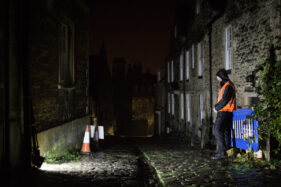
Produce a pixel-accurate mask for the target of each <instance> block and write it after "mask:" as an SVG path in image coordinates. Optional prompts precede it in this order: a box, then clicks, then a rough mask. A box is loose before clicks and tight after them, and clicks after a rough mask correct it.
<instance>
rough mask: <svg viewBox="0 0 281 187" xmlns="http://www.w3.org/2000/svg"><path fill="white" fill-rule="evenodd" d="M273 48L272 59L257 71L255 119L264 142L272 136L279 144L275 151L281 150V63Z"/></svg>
mask: <svg viewBox="0 0 281 187" xmlns="http://www.w3.org/2000/svg"><path fill="white" fill-rule="evenodd" d="M277 49H279V48H274V47H271V49H270V57H269V58H268V59H266V60H264V61H263V62H262V63H260V64H259V65H258V66H257V67H256V69H255V71H254V75H255V82H257V83H258V84H257V85H255V88H256V93H257V94H258V96H259V102H258V104H257V105H256V106H255V107H254V111H255V113H256V114H255V115H254V118H256V119H258V121H259V135H260V138H261V139H262V140H264V139H266V138H267V137H268V134H270V135H272V136H273V137H274V138H275V139H276V140H277V141H278V143H279V146H278V148H277V149H276V150H275V151H279V150H280V148H281V61H280V60H277V57H276V55H275V50H277Z"/></svg>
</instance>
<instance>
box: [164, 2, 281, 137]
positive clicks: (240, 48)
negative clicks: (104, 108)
mask: <svg viewBox="0 0 281 187" xmlns="http://www.w3.org/2000/svg"><path fill="white" fill-rule="evenodd" d="M278 3H280V2H279V1H277V0H270V1H249V2H248V1H240V0H235V1H227V4H226V9H225V12H224V13H223V14H222V15H221V16H219V17H218V19H216V20H215V21H214V22H213V23H212V24H211V29H212V35H211V36H212V43H211V47H212V49H211V50H212V95H213V97H212V100H213V105H214V104H215V103H216V100H217V92H218V89H219V83H218V81H217V80H216V73H217V72H218V70H219V69H221V68H225V28H226V27H227V26H231V27H232V33H231V35H232V38H231V40H232V69H231V73H230V74H229V77H230V79H231V80H232V81H233V82H234V83H235V86H236V96H237V105H238V108H245V107H248V106H249V105H251V104H253V103H251V102H250V101H251V100H250V98H251V97H256V94H255V92H254V88H253V87H252V84H251V82H247V81H246V77H248V76H250V75H252V71H253V70H254V68H255V67H256V65H257V64H258V63H259V62H261V61H262V60H265V59H266V58H267V57H268V55H269V49H270V47H271V45H272V44H276V39H275V37H276V36H278V34H280V30H278V25H279V26H280V12H278V11H277V9H276V6H277V5H278ZM202 7H203V8H202V9H203V10H201V11H200V12H201V13H200V14H199V15H197V16H194V18H193V22H192V24H191V25H190V27H189V29H188V30H187V41H186V42H184V43H182V44H181V45H180V46H177V47H176V48H179V49H180V50H185V49H186V50H189V52H190V56H189V58H190V61H189V62H190V67H189V69H190V70H189V72H190V78H189V80H188V81H185V89H184V86H183V85H184V83H183V82H179V81H178V79H176V82H178V83H179V84H182V86H180V89H179V91H177V92H179V93H184V92H185V93H189V94H190V95H191V123H187V127H188V130H189V132H191V133H192V134H193V135H195V137H197V138H201V135H202V133H203V134H204V132H203V131H202V129H204V124H202V122H201V119H200V105H199V103H200V102H199V97H200V94H203V96H204V106H203V107H204V113H205V118H206V117H207V116H210V109H211V107H210V67H209V65H210V64H209V56H210V54H209V50H210V49H209V39H210V38H209V35H208V27H207V23H208V22H210V21H211V18H208V16H207V15H209V16H210V15H214V14H212V13H210V11H212V10H210V7H208V6H202ZM205 18H207V19H205ZM179 40H180V39H179ZM199 42H202V44H203V49H202V53H203V76H202V78H198V61H197V55H198V51H197V44H198V43H199ZM192 44H194V46H195V68H194V69H192V68H191V64H192V59H191V53H192V52H191V48H192ZM174 50H175V49H174V48H172V49H171V51H172V52H171V53H172V57H171V59H174V61H175V66H176V68H174V69H175V76H178V75H179V60H178V58H179V54H180V50H176V52H173V51H174ZM185 58H186V57H185ZM175 59H176V60H175ZM169 61H170V60H169ZM168 87H169V86H168ZM168 91H170V92H174V90H173V89H170V90H168ZM177 98H178V97H177ZM178 102H179V100H178V99H176V104H175V107H176V110H175V113H176V115H175V116H171V115H170V117H169V119H168V123H169V124H170V125H171V126H174V128H177V127H179V126H183V124H184V123H185V122H184V121H182V120H181V119H179V116H178V115H177V113H178V109H177V108H178V106H179V105H178ZM215 117H216V114H214V113H213V119H215ZM207 125H208V124H207ZM179 129H181V128H179ZM195 139H196V138H195ZM195 139H194V140H195Z"/></svg>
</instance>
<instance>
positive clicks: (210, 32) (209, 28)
mask: <svg viewBox="0 0 281 187" xmlns="http://www.w3.org/2000/svg"><path fill="white" fill-rule="evenodd" d="M222 15H223V13H220V14H218V15H216V16H215V17H214V18H213V19H212V20H211V21H210V22H209V23H208V24H207V27H208V35H209V76H210V77H209V79H210V122H209V126H210V130H209V141H211V139H212V130H211V129H212V127H213V83H212V72H213V71H212V60H213V59H212V25H213V24H214V22H215V21H217V20H218V19H219V18H220V17H221V16H222Z"/></svg>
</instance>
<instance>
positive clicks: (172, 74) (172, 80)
mask: <svg viewBox="0 0 281 187" xmlns="http://www.w3.org/2000/svg"><path fill="white" fill-rule="evenodd" d="M174 78H175V77H174V61H173V60H172V61H171V82H174V81H175V79H174Z"/></svg>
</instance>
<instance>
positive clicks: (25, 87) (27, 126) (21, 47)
mask: <svg viewBox="0 0 281 187" xmlns="http://www.w3.org/2000/svg"><path fill="white" fill-rule="evenodd" d="M17 2H18V11H17V13H18V14H17V25H18V30H17V41H18V49H17V50H18V51H17V57H18V64H19V66H20V69H21V71H22V74H21V76H22V94H23V113H24V115H23V121H24V167H25V168H27V169H28V168H30V166H31V125H32V111H31V110H32V105H31V95H30V84H29V64H28V48H27V46H28V21H29V5H30V3H29V0H18V1H17Z"/></svg>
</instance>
